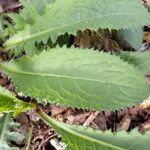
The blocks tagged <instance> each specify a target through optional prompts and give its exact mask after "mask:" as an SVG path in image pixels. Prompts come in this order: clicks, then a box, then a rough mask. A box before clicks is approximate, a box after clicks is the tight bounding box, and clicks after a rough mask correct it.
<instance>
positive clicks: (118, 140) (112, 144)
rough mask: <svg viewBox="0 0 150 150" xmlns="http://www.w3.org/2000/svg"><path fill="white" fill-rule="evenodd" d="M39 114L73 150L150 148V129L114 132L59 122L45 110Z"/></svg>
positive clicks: (135, 149) (141, 149)
mask: <svg viewBox="0 0 150 150" xmlns="http://www.w3.org/2000/svg"><path fill="white" fill-rule="evenodd" d="M39 116H40V117H41V119H43V121H44V122H46V123H47V124H48V125H49V126H52V127H53V128H54V129H55V130H56V131H57V132H58V133H59V134H61V135H62V138H63V141H64V142H65V143H66V144H67V145H68V147H69V148H71V149H72V150H106V149H107V150H149V147H150V142H149V139H150V131H149V132H147V133H146V134H144V135H142V134H140V133H139V132H138V131H137V130H133V131H132V132H131V133H127V132H125V131H122V132H117V133H112V132H111V131H105V132H102V131H100V130H93V129H91V128H88V127H83V126H75V125H69V124H65V123H61V122H58V121H56V120H54V119H52V118H50V117H49V116H48V115H46V114H45V113H43V112H39Z"/></svg>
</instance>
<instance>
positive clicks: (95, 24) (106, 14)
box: [4, 0, 150, 51]
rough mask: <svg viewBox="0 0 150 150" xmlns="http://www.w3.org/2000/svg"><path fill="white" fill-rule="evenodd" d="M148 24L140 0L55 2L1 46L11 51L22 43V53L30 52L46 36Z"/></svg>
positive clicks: (60, 0) (70, 0)
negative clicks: (28, 26) (87, 29)
mask: <svg viewBox="0 0 150 150" xmlns="http://www.w3.org/2000/svg"><path fill="white" fill-rule="evenodd" d="M139 20H140V21H139ZM149 20H150V16H149V13H148V11H147V10H146V9H145V8H144V6H143V5H142V3H141V1H140V0H132V1H129V0H119V1H118V0H105V1H104V0H86V1H85V0H56V1H55V2H53V3H51V4H50V5H47V9H46V10H45V13H44V14H43V15H41V16H39V17H37V19H35V23H34V24H33V25H31V26H30V28H28V30H27V31H26V32H25V31H24V30H23V31H22V32H18V33H17V34H16V35H14V36H13V37H12V38H10V39H9V40H8V41H6V43H5V44H4V46H5V47H7V48H11V47H14V46H17V45H19V44H20V43H23V45H24V47H26V48H24V49H25V50H30V51H31V48H34V47H35V42H36V41H41V40H45V39H48V37H49V36H50V37H51V38H52V40H56V38H57V37H58V36H59V35H61V34H64V33H65V32H68V33H71V34H75V32H76V31H77V30H78V29H81V30H83V29H86V28H89V29H94V30H97V29H98V28H99V27H100V28H102V29H104V28H109V29H130V28H136V27H142V26H144V25H146V24H149ZM27 48H28V49H27ZM34 49H35V48H34Z"/></svg>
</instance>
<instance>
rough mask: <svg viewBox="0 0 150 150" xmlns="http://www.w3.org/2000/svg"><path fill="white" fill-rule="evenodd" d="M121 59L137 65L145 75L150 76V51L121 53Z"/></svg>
mask: <svg viewBox="0 0 150 150" xmlns="http://www.w3.org/2000/svg"><path fill="white" fill-rule="evenodd" d="M120 58H121V59H123V60H124V61H128V62H129V63H131V64H133V65H135V67H137V68H138V69H139V70H140V71H141V72H142V73H143V75H146V74H150V51H146V52H142V53H140V52H121V53H120Z"/></svg>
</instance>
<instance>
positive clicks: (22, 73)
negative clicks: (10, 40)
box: [0, 48, 149, 110]
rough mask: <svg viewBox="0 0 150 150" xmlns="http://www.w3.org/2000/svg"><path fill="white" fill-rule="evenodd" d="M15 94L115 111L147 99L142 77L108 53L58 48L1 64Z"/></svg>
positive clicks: (144, 81) (63, 103) (0, 67)
mask: <svg viewBox="0 0 150 150" xmlns="http://www.w3.org/2000/svg"><path fill="white" fill-rule="evenodd" d="M0 69H1V70H2V71H4V72H5V73H7V74H8V75H9V76H10V77H11V78H12V81H13V82H14V85H15V86H16V88H17V90H18V92H22V93H23V94H24V95H28V96H31V97H34V98H36V100H37V101H38V102H40V103H47V102H50V103H56V104H62V105H65V106H70V107H74V108H75V107H79V108H91V109H97V110H99V109H103V110H108V109H109V110H115V109H120V108H126V107H128V106H133V105H135V104H137V103H140V102H142V100H143V99H146V98H147V97H148V96H149V88H148V85H147V83H146V80H145V79H144V77H143V75H142V74H141V73H140V72H139V71H138V70H137V69H136V68H134V67H133V66H132V65H130V64H128V63H126V62H124V61H122V60H120V58H119V57H116V56H113V55H111V54H108V53H103V52H98V51H91V50H85V49H83V50H82V49H76V48H70V49H67V48H57V49H53V50H50V51H44V52H42V53H41V54H40V55H35V56H32V57H23V58H20V59H19V60H17V61H10V62H9V63H5V64H2V63H1V64H0Z"/></svg>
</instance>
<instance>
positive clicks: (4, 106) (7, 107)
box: [0, 86, 35, 116]
mask: <svg viewBox="0 0 150 150" xmlns="http://www.w3.org/2000/svg"><path fill="white" fill-rule="evenodd" d="M33 108H35V106H34V105H33V104H29V103H26V102H23V101H21V100H19V99H17V98H16V97H15V96H13V95H12V94H11V93H10V92H9V91H8V90H6V89H4V88H3V87H1V86H0V112H14V115H15V116H16V115H17V114H19V113H20V112H25V111H27V110H30V109H33Z"/></svg>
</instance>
